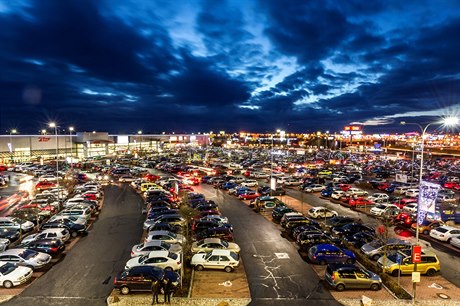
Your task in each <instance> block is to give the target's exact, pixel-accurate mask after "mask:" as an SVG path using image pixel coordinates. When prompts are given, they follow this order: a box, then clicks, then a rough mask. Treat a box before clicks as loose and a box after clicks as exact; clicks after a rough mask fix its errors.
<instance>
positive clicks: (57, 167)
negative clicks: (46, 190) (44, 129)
mask: <svg viewBox="0 0 460 306" xmlns="http://www.w3.org/2000/svg"><path fill="white" fill-rule="evenodd" d="M49 127H50V128H54V135H55V136H56V183H57V186H59V143H58V132H57V125H56V123H55V122H50V124H49Z"/></svg>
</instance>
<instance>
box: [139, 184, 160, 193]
mask: <svg viewBox="0 0 460 306" xmlns="http://www.w3.org/2000/svg"><path fill="white" fill-rule="evenodd" d="M157 186H158V185H157V184H155V183H142V184H141V192H146V191H147V190H148V189H149V188H150V187H157Z"/></svg>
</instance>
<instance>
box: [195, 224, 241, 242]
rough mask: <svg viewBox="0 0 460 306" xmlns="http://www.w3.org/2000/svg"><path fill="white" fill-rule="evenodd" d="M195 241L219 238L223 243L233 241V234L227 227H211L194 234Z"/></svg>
mask: <svg viewBox="0 0 460 306" xmlns="http://www.w3.org/2000/svg"><path fill="white" fill-rule="evenodd" d="M195 238H196V240H197V241H199V240H203V239H205V238H220V239H223V240H225V241H229V242H230V241H233V232H232V231H231V230H230V229H229V228H228V227H212V228H207V229H205V230H203V231H200V232H198V233H196V235H195Z"/></svg>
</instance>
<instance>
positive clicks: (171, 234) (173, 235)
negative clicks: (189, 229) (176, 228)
mask: <svg viewBox="0 0 460 306" xmlns="http://www.w3.org/2000/svg"><path fill="white" fill-rule="evenodd" d="M168 235H169V237H172V238H177V235H176V234H174V233H171V232H170V233H169V234H168Z"/></svg>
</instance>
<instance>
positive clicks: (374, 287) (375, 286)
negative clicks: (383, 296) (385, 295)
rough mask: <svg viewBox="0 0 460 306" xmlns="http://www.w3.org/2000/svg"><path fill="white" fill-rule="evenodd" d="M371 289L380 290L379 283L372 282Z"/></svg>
mask: <svg viewBox="0 0 460 306" xmlns="http://www.w3.org/2000/svg"><path fill="white" fill-rule="evenodd" d="M371 290H373V291H377V290H380V285H379V284H372V285H371Z"/></svg>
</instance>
